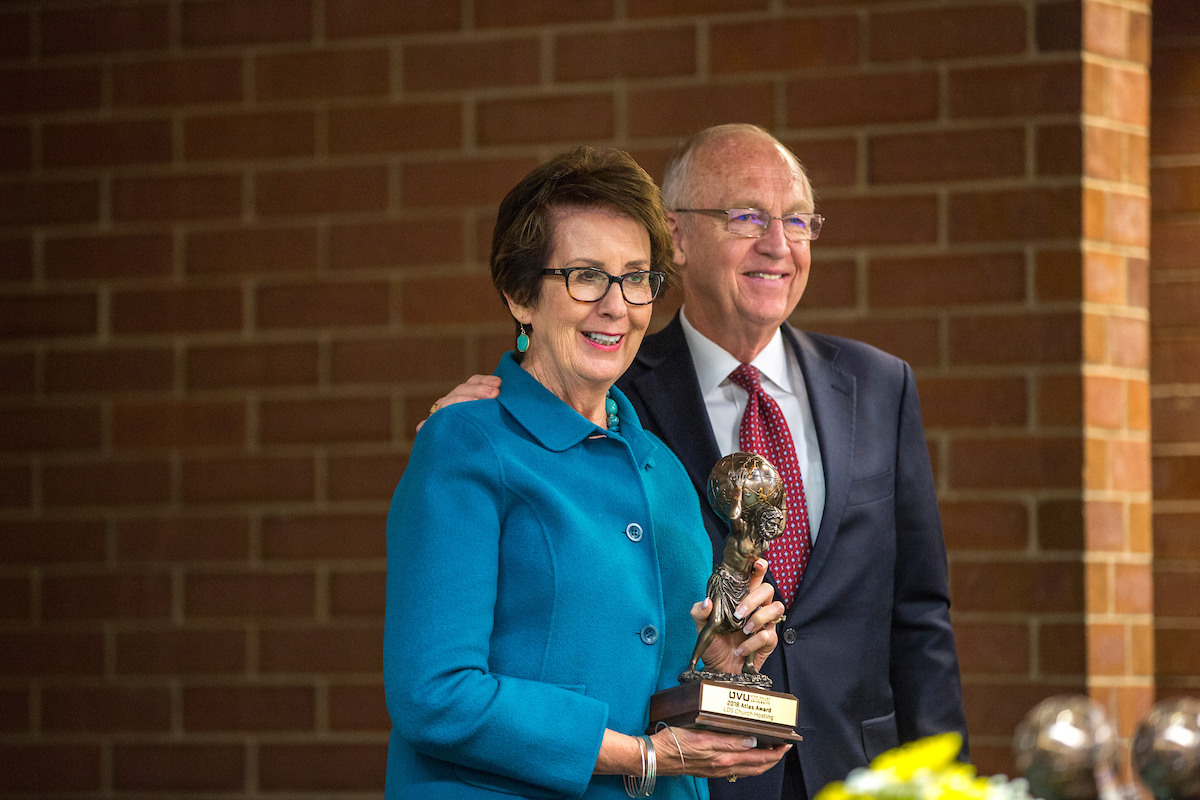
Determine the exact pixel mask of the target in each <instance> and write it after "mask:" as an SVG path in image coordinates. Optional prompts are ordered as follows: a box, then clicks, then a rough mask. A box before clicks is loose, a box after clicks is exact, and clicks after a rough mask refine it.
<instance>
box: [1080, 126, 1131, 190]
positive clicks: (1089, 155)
mask: <svg viewBox="0 0 1200 800" xmlns="http://www.w3.org/2000/svg"><path fill="white" fill-rule="evenodd" d="M1083 138H1084V145H1083V146H1084V154H1085V157H1084V162H1083V168H1084V172H1085V174H1086V175H1087V176H1088V177H1092V178H1101V179H1104V180H1110V181H1119V180H1121V178H1122V177H1123V176H1122V172H1123V168H1124V162H1125V159H1124V135H1123V134H1122V133H1121V131H1118V130H1113V129H1111V128H1102V127H1100V126H1098V125H1086V126H1084V129H1083Z"/></svg>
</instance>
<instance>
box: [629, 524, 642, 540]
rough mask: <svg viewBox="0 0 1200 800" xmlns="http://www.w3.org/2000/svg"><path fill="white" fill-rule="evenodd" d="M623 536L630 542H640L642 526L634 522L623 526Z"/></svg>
mask: <svg viewBox="0 0 1200 800" xmlns="http://www.w3.org/2000/svg"><path fill="white" fill-rule="evenodd" d="M625 535H626V536H628V537H629V541H631V542H640V541H641V540H642V526H641V525H638V524H637V523H636V522H631V523H629V524H628V525H626V526H625Z"/></svg>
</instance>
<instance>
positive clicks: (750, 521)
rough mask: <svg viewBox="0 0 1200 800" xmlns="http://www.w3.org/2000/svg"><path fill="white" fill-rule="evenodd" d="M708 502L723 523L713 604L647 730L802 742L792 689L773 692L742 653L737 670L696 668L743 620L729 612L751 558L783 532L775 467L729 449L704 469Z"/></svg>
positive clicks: (711, 582)
mask: <svg viewBox="0 0 1200 800" xmlns="http://www.w3.org/2000/svg"><path fill="white" fill-rule="evenodd" d="M708 502H709V504H710V505H711V506H712V507H713V510H714V511H716V512H717V515H718V516H720V517H721V519H723V520H724V521H725V522H726V523H727V524H728V525H729V535H728V536H727V537H726V538H725V550H724V553H723V555H722V557H721V563H720V564H718V565H717V568H716V569H715V570H713V574H712V576H711V577H710V578H709V579H708V596H709V597H710V598H711V599H712V602H713V609H712V613H711V614H710V615H709V618H708V622H707V623H706V624H705V626H704V628H703V629H702V630H701V631H700V633H699V635H698V636H697V638H696V647H695V649H694V650H693V652H692V660H691V663H690V664H689V665H688V668H687V669H686V670H684V672H683V673H681V674H680V676H679V682H680V685H679V686H676V687H674V688H671V689H665V690H663V691H661V692H657V693H656V694H655V695H654V696H653V697H651V698H650V729H649V730H650V731H651V732H652V731H653V729H654V728H655V727H657V726H658V725H659V723H666V724H667V725H675V726H679V727H684V728H696V729H698V730H712V731H720V732H722V733H738V734H746V735H751V736H756V737H757V738H758V744H759V746H760V747H774V746H777V745H780V744H785V743H787V742H799V741H802V740H803V739H802V737H801V736H800V735H799V734H797V733H796V732H795V730H794V727H795V725H796V716H797V712H798V710H799V704H798V702H797V700H796V698H795V697H794V696H793V695H790V694H782V693H780V692H772V691H770V689H771V679H770V678H768V677H767V676H766V675H763V674H761V673H759V672H758V670H757V669H755V667H754V663H753V661H754V658H753V655H748V656H747V657H746V661H745V663H744V664H743V665H742V671H741V672H740V673H725V672H708V671H701V670H697V669H696V666H697V664H698V663H699V661H700V657H701V655H702V654H703V653H704V650H705V648H707V647H708V645H709V644H710V643H711V642H712V640H713V637H714V636H717V635H718V634H724V633H734V632H736V631H739V630H741V629H742V627H743V625H744V624H745V623H744V622H739V621H738V620H736V619H735V618H734V616H733V612H734V609H736V608H737V606H738V603H740V602H741V601H742V600H743V599H744V598H745V597H746V594H747V593H748V592H749V590H750V578H751V575H752V574H753V572H754V562H755V561H757V560H758V557H759V556H761V555H762V554H763V552H764V551H765V550H766V549H767V544H768V543H769V542H770V541H771V540H772V539H774V538H775V537H777V536H779V535H780V534H782V533H783V526H784V522H785V521H786V519H787V499H786V497H785V495H784V488H783V480H782V479H781V478H780V477H779V473H778V472H776V471H775V468H774V467H773V466H771V462H769V461H767V460H766V459H765V458H763V457H762V456H760V455H756V454H754V453H733V454H732V455H728V456H725V457H724V458H722V459H721V460H720V461H718V462H717V464H716V466H714V467H713V468H712V472H711V473H709V476H708Z"/></svg>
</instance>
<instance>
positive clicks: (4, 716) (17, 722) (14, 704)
mask: <svg viewBox="0 0 1200 800" xmlns="http://www.w3.org/2000/svg"><path fill="white" fill-rule="evenodd" d="M367 688H368V687H358V686H339V687H337V689H338V692H337V694H338V706H337V711H338V726H337V729H339V730H346V729H354V728H355V723H356V722H358V723H362V722H363V721H364V720H365V721H367V722H366V725H365V726H363V727H370V721H369V720H370V712H369V709H368V708H367V704H368V703H369V702H370V701H369V699H367V702H366V703H360V695H362V696H363V699H366V698H365V695H366V692H364V691H358V692H356V691H354V690H356V689H367ZM378 695H379V698H380V699H379V700H377V701H376V702H379V703H381V704H382V697H383V687H382V686H381V687H378ZM330 705H331V711H332V710H333V704H332V703H331V704H330ZM364 711H366V713H365V714H364V713H362V712H364ZM384 716H385V717H386V716H387V715H386V714H385V715H384ZM31 720H32V714H31V713H30V709H29V691H28V690H26V689H0V731H3V732H4V733H22V734H25V733H29V730H30V723H31ZM388 727H391V726H390V724H389V725H388Z"/></svg>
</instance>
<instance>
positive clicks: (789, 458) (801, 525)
mask: <svg viewBox="0 0 1200 800" xmlns="http://www.w3.org/2000/svg"><path fill="white" fill-rule="evenodd" d="M729 380H731V381H733V382H734V383H736V384H737V385H738V386H740V387H742V388H743V389H745V390H746V394H747V395H749V399H748V400H747V401H746V413H745V414H743V415H742V429H741V436H740V441H739V446H740V447H741V449H742V451H743V452H748V453H757V454H758V455H760V456H763V457H764V458H766V459H767V460H768V461H770V462H771V464H772V465H773V466H774V467H775V469H776V470H777V471H778V472H779V475H780V477H782V478H783V485H784V491H785V492H786V494H787V504H788V511H787V525H786V527H785V528H784V531H783V535H782V536H781V537H779V538H778V539H776V540H775V541H774V542H772V543H771V545H770V547H769V549H768V554H767V559H768V560H769V561H770V562H771V574H773V575H774V576H775V583H776V584H777V585H778V586H779V592H780V594H782V595H783V604H784V605H785V606H790V605H791V604H792V598H793V597H795V596H796V587H797V586H798V585H799V583H800V579H801V578H803V577H804V569H805V568H806V567H807V566H808V554H809V553H810V552H811V551H812V536H811V535H810V534H809V531H808V503H807V502H806V501H805V499H804V480H803V479H802V478H801V476H800V464H799V462H798V461H797V460H796V444H795V442H793V441H792V433H791V431H790V430H788V424H787V420H785V419H784V418H783V411H781V410H780V408H779V404H778V403H776V402H775V400H774V399H772V398H771V396H770V395H769V394H767V393H766V392H764V391H763V388H762V384H761V383H759V379H758V370H757V369H755V368H754V367H752V366H750V365H749V364H742V365H741V366H740V367H738V368H737V369H735V370H734V371H733V372H731V373H730V374H729Z"/></svg>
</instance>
